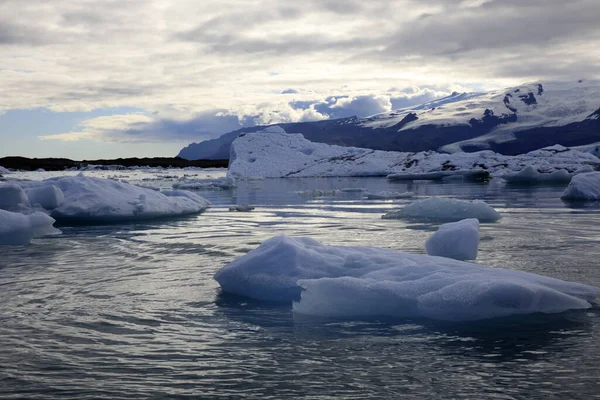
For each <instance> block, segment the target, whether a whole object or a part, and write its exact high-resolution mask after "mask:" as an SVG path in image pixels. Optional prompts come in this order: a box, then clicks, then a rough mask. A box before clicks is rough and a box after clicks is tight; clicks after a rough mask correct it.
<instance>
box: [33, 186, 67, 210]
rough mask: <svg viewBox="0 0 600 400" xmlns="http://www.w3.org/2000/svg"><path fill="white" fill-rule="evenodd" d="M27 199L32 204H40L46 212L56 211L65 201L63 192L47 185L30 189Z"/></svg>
mask: <svg viewBox="0 0 600 400" xmlns="http://www.w3.org/2000/svg"><path fill="white" fill-rule="evenodd" d="M27 197H28V199H29V202H30V203H31V204H39V205H40V206H41V207H42V208H45V209H46V210H54V209H55V208H56V207H58V206H60V205H61V204H62V203H63V202H64V201H65V195H64V194H63V192H62V190H60V189H59V188H57V187H56V186H54V185H46V186H41V187H36V188H32V189H29V190H28V191H27Z"/></svg>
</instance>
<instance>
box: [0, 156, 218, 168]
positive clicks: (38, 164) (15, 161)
mask: <svg viewBox="0 0 600 400" xmlns="http://www.w3.org/2000/svg"><path fill="white" fill-rule="evenodd" d="M228 163H229V160H186V159H184V158H181V157H174V158H173V157H155V158H136V157H134V158H117V159H113V160H83V161H74V160H70V159H68V158H27V157H3V158H0V166H2V167H4V168H8V169H17V170H25V171H35V170H37V169H40V168H42V169H44V170H46V171H63V170H65V169H69V168H73V167H75V168H78V169H79V168H85V167H86V166H88V165H105V166H122V167H125V168H127V167H145V166H148V167H163V168H168V167H174V168H184V167H200V168H227V165H228Z"/></svg>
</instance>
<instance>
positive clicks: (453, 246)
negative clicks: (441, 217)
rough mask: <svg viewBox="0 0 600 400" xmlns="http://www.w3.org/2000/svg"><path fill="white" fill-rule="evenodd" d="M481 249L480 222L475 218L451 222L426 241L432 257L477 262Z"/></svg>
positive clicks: (426, 247) (426, 249) (426, 250)
mask: <svg viewBox="0 0 600 400" xmlns="http://www.w3.org/2000/svg"><path fill="white" fill-rule="evenodd" d="M478 248H479V220H477V219H475V218H468V219H463V220H461V221H458V222H449V223H447V224H443V225H442V226H440V228H439V229H438V231H437V232H435V233H434V234H433V235H431V236H430V237H429V239H427V240H426V241H425V252H426V253H427V254H429V255H430V256H439V257H447V258H453V259H455V260H475V259H476V258H477V250H478Z"/></svg>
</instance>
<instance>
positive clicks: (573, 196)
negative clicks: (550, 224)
mask: <svg viewBox="0 0 600 400" xmlns="http://www.w3.org/2000/svg"><path fill="white" fill-rule="evenodd" d="M561 198H562V199H565V200H600V172H587V173H583V174H578V175H575V176H574V177H573V179H571V182H570V183H569V186H568V187H567V189H566V190H565V191H564V193H563V194H562V196H561Z"/></svg>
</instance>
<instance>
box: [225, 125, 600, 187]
mask: <svg viewBox="0 0 600 400" xmlns="http://www.w3.org/2000/svg"><path fill="white" fill-rule="evenodd" d="M584 165H591V166H600V159H598V158H597V157H595V156H594V155H592V154H590V153H585V152H581V151H576V150H571V149H568V148H566V147H563V146H550V147H548V148H544V149H540V150H536V151H532V152H529V153H527V154H523V155H518V156H505V155H502V154H498V153H494V152H493V151H489V150H485V151H479V152H475V153H454V154H443V153H436V152H434V151H424V152H419V153H404V152H392V151H381V150H371V149H363V148H358V147H341V146H334V145H326V144H323V143H313V142H310V141H308V140H306V139H305V138H304V137H303V136H302V135H301V134H286V133H281V132H271V133H269V134H265V133H264V132H254V133H246V134H242V135H240V136H239V137H238V138H237V139H235V140H234V141H233V143H232V145H231V155H230V160H229V170H228V172H227V174H228V176H229V177H231V178H235V179H249V178H250V177H264V178H285V177H289V178H292V177H294V178H296V177H319V176H323V177H327V176H387V177H388V179H390V180H410V179H413V180H414V179H433V180H440V179H450V178H456V177H459V178H461V179H472V180H481V179H487V178H489V177H499V176H503V175H504V176H508V175H510V174H516V173H518V172H519V171H522V170H523V168H525V167H527V166H531V167H532V168H533V169H535V170H536V171H537V172H539V173H540V174H544V175H543V176H548V177H552V179H558V178H562V179H566V178H565V177H566V175H569V174H571V173H573V172H575V171H576V170H578V169H580V168H581V167H582V166H584ZM557 171H562V172H557ZM569 176H570V175H569Z"/></svg>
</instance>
